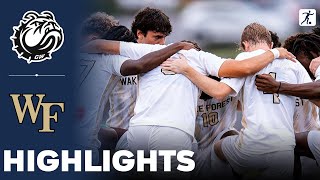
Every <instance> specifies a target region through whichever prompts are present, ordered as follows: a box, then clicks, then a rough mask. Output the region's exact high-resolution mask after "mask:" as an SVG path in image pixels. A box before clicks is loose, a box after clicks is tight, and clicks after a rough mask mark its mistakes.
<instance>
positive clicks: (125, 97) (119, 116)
mask: <svg viewBox="0 0 320 180" xmlns="http://www.w3.org/2000/svg"><path fill="white" fill-rule="evenodd" d="M131 30H132V33H133V34H134V36H135V38H136V40H137V42H138V43H143V44H164V43H165V38H166V37H167V36H168V35H170V33H171V31H172V26H171V23H170V19H169V17H168V16H167V15H165V14H164V13H163V12H162V11H161V10H159V9H154V8H149V7H147V8H144V9H141V10H140V11H139V12H138V13H137V15H136V16H135V18H134V20H133V22H132V27H131ZM137 84H138V77H137V76H124V77H121V79H120V81H119V82H118V83H117V85H116V86H115V87H114V89H113V91H112V92H111V94H110V96H109V105H110V110H109V117H108V118H107V120H106V124H107V127H112V128H114V129H115V130H116V131H117V134H118V137H121V138H120V139H121V140H119V144H118V146H117V148H120V149H127V148H126V144H127V141H126V137H125V136H124V137H122V134H123V133H124V132H125V131H126V130H127V129H128V128H129V120H130V119H131V117H132V116H133V109H134V106H135V102H136V98H137Z"/></svg>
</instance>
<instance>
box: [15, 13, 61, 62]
mask: <svg viewBox="0 0 320 180" xmlns="http://www.w3.org/2000/svg"><path fill="white" fill-rule="evenodd" d="M13 31H14V33H13V35H12V36H11V37H10V39H11V41H12V45H13V47H12V50H14V51H15V52H16V53H17V54H18V58H20V59H24V60H26V61H27V63H28V64H30V63H32V62H42V61H44V60H46V59H51V54H52V53H53V52H55V51H57V50H58V49H59V48H60V47H61V46H62V44H63V41H64V34H63V29H62V28H61V27H60V25H59V24H58V23H57V21H56V20H55V17H54V15H53V13H52V12H50V11H42V12H41V13H40V14H38V13H37V12H35V11H28V12H26V13H25V14H24V15H23V17H22V20H21V21H20V23H19V25H18V26H14V27H13Z"/></svg>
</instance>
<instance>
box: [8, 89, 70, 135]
mask: <svg viewBox="0 0 320 180" xmlns="http://www.w3.org/2000/svg"><path fill="white" fill-rule="evenodd" d="M10 96H11V98H12V101H13V104H14V107H15V110H16V114H17V117H18V121H19V124H22V123H23V121H24V118H25V115H26V112H27V110H28V111H29V114H30V118H31V122H32V124H35V123H36V122H37V119H38V115H39V111H40V108H42V111H43V114H42V129H39V132H41V133H50V132H54V129H51V127H50V120H51V119H53V120H54V122H58V113H57V112H55V113H54V114H53V115H51V114H50V110H51V108H52V107H53V106H58V107H59V108H60V109H61V112H64V103H62V102H60V103H55V102H54V103H52V102H43V99H44V97H45V96H46V95H45V94H36V97H38V103H37V104H36V105H34V104H33V101H32V97H33V96H34V95H33V94H23V95H21V94H10ZM23 98H24V100H25V103H24V105H23V108H22V106H21V103H20V102H21V101H20V100H19V99H23Z"/></svg>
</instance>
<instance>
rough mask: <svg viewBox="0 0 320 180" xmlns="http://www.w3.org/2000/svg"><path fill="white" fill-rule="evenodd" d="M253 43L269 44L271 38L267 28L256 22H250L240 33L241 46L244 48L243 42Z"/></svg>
mask: <svg viewBox="0 0 320 180" xmlns="http://www.w3.org/2000/svg"><path fill="white" fill-rule="evenodd" d="M245 41H247V42H248V43H250V44H252V45H255V44H258V43H267V44H268V45H271V42H272V39H271V34H270V32H269V30H267V28H265V27H264V26H263V25H261V24H258V23H251V24H249V25H248V26H246V27H245V28H244V30H243V32H242V35H241V47H242V48H244V46H243V44H242V43H243V42H245Z"/></svg>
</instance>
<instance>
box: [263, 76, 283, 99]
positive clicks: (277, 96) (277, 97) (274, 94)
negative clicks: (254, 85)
mask: <svg viewBox="0 0 320 180" xmlns="http://www.w3.org/2000/svg"><path fill="white" fill-rule="evenodd" d="M269 74H270V75H271V76H272V77H273V79H277V73H275V72H270V73H269ZM263 94H271V93H266V92H263ZM272 94H273V104H280V98H279V94H278V93H272Z"/></svg>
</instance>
